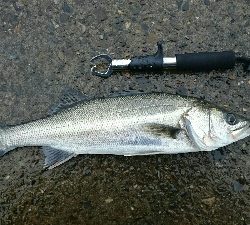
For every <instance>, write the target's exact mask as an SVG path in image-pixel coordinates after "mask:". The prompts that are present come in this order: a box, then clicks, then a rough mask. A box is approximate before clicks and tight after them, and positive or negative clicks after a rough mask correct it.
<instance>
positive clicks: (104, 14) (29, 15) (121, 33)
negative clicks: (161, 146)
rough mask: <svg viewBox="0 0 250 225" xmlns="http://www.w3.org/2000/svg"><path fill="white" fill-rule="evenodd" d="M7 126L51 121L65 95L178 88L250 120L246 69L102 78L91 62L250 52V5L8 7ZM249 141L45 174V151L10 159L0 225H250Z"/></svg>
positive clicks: (1, 175) (1, 174)
mask: <svg viewBox="0 0 250 225" xmlns="http://www.w3.org/2000/svg"><path fill="white" fill-rule="evenodd" d="M0 11H1V14H0V21H1V26H0V71H1V75H0V76H1V79H0V103H1V104H0V121H1V123H2V124H17V123H21V122H27V121H29V120H34V119H38V118H41V117H44V116H45V115H47V112H48V109H49V107H50V105H52V104H53V103H54V102H55V101H56V100H57V99H58V97H59V95H60V93H61V91H62V90H64V89H65V88H68V87H70V88H75V89H78V90H80V91H82V92H83V93H85V94H87V95H88V96H90V97H103V96H104V97H106V96H108V95H110V93H113V92H118V93H119V92H124V91H142V92H147V93H148V92H152V91H154V92H155V91H159V92H168V93H178V94H183V95H191V96H195V97H200V98H204V99H206V100H208V101H210V102H213V103H215V104H218V105H220V106H224V107H228V108H230V109H231V110H232V111H234V112H237V113H240V114H243V115H245V116H248V117H249V111H250V94H249V93H250V79H249V75H247V74H246V73H244V72H243V71H242V68H241V66H238V67H236V68H235V69H234V70H229V71H224V72H222V71H221V72H218V71H217V72H211V73H197V74H174V73H169V72H166V73H164V74H140V73H137V74H133V75H131V74H128V73H124V74H116V75H114V76H112V77H111V78H110V79H106V80H104V79H101V78H98V77H93V76H91V75H90V72H89V67H90V65H89V61H90V59H91V57H93V56H95V55H96V54H99V53H109V54H111V55H112V56H114V57H116V58H127V57H131V56H133V55H138V54H151V53H153V52H155V50H156V47H155V44H156V42H157V41H158V40H164V42H165V46H164V50H165V53H166V55H168V56H173V55H174V54H175V53H184V52H194V51H213V50H228V49H232V50H234V51H237V52H242V53H244V54H246V55H250V52H249V50H250V42H249V37H250V3H249V1H248V0H238V1H233V0H228V1H226V0H220V1H219V0H217V1H216V0H213V1H212V0H210V1H209V0H204V1H202V0H193V1H189V0H184V1H182V0H178V1H174V0H171V1H162V0H156V1H149V0H140V1H134V0H129V1H125V0H119V1H112V0H106V1H92V0H91V1H81V0H68V1H61V0H54V1H48V0H44V1H36V0H33V1H28V0H19V1H17V0H3V1H1V3H0ZM249 150H250V139H249V138H247V139H245V140H242V141H239V142H237V143H235V144H232V145H230V146H228V147H225V148H222V149H219V150H217V151H214V152H211V153H210V152H198V153H190V154H178V155H159V156H141V157H121V156H94V155H91V156H86V155H83V156H78V157H77V158H75V159H72V160H70V161H69V162H67V163H65V164H64V165H62V166H60V167H58V168H56V169H54V170H51V171H44V170H43V162H44V161H43V160H44V158H43V155H42V153H41V151H40V148H39V147H32V148H31V147H26V148H20V149H17V150H15V151H12V152H10V153H9V154H7V155H5V156H4V157H2V158H1V159H0V164H1V167H0V168H1V169H0V224H1V225H5V224H44V225H45V224H150V225H151V224H178V225H188V224H190V225H191V224H192V225H194V224H204V225H208V224H209V225H210V224H227V225H229V224H242V225H246V224H250V190H249V188H250V183H249V182H250V155H249Z"/></svg>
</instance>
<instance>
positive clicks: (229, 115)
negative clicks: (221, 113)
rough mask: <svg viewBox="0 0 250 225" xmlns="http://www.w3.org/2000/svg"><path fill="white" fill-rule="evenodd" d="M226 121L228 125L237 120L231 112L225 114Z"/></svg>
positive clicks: (233, 123) (235, 122) (234, 123)
mask: <svg viewBox="0 0 250 225" xmlns="http://www.w3.org/2000/svg"><path fill="white" fill-rule="evenodd" d="M226 121H227V123H228V124H229V125H236V124H237V123H238V120H237V118H236V116H235V115H234V114H233V113H227V114H226Z"/></svg>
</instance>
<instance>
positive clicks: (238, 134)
mask: <svg viewBox="0 0 250 225" xmlns="http://www.w3.org/2000/svg"><path fill="white" fill-rule="evenodd" d="M232 135H233V137H234V138H235V139H238V140H239V139H243V138H246V137H248V136H250V123H248V124H247V125H244V126H241V127H238V128H237V129H235V130H233V132H232Z"/></svg>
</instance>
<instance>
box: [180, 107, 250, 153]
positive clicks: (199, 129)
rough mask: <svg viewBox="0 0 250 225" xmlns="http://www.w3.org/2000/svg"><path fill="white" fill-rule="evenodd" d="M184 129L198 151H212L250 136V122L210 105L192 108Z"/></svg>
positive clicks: (186, 115)
mask: <svg viewBox="0 0 250 225" xmlns="http://www.w3.org/2000/svg"><path fill="white" fill-rule="evenodd" d="M183 121H184V128H185V130H186V131H187V134H188V136H189V138H190V139H191V140H192V142H193V144H194V145H196V147H198V149H200V150H203V151H211V150H214V149H217V148H220V147H223V146H226V145H229V144H231V143H233V142H236V141H238V140H240V139H243V138H245V137H247V136H249V135H250V120H249V119H247V118H244V117H242V116H239V115H237V114H234V113H231V112H227V111H226V110H224V109H219V108H217V107H214V106H211V105H209V104H204V105H202V106H201V105H198V106H194V107H193V108H191V109H190V110H189V111H188V112H187V113H186V114H185V115H184V118H183Z"/></svg>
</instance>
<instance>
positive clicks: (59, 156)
mask: <svg viewBox="0 0 250 225" xmlns="http://www.w3.org/2000/svg"><path fill="white" fill-rule="evenodd" d="M43 153H44V156H45V163H44V167H45V168H48V169H53V168H55V167H57V166H59V165H61V164H63V163H64V162H66V161H68V160H69V159H71V158H72V157H75V156H76V154H75V153H72V152H67V151H63V150H59V149H56V148H52V147H49V146H44V147H43Z"/></svg>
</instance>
